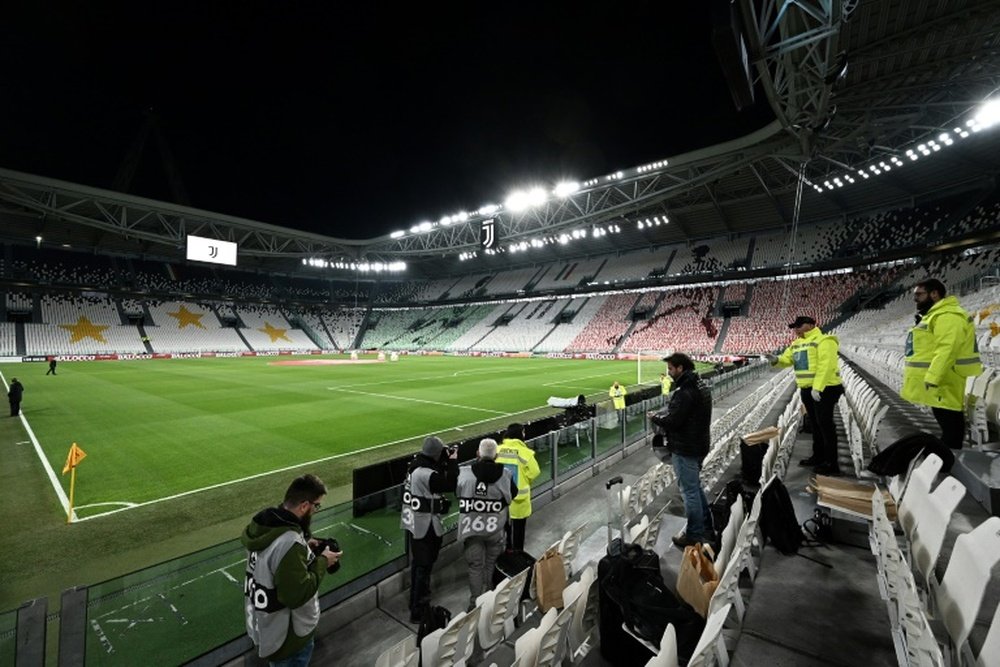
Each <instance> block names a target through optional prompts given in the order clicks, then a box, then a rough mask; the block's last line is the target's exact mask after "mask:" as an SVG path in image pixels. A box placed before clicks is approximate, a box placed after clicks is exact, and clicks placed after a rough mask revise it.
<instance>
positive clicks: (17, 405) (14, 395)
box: [7, 378, 24, 417]
mask: <svg viewBox="0 0 1000 667" xmlns="http://www.w3.org/2000/svg"><path fill="white" fill-rule="evenodd" d="M22 396H24V385H22V384H21V383H20V382H18V381H17V378H11V380H10V388H9V389H8V390H7V402H8V403H10V416H11V417H16V416H18V415H19V414H21V397H22Z"/></svg>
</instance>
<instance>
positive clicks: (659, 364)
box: [635, 350, 674, 385]
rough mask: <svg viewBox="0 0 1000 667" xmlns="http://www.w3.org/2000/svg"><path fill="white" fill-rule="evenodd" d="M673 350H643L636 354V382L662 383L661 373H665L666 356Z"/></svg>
mask: <svg viewBox="0 0 1000 667" xmlns="http://www.w3.org/2000/svg"><path fill="white" fill-rule="evenodd" d="M673 353H674V351H673V350H642V351H640V352H637V353H636V355H635V383H636V384H638V385H652V384H660V373H665V372H666V369H667V366H666V364H665V363H664V361H663V358H664V357H669V356H670V355H671V354H673Z"/></svg>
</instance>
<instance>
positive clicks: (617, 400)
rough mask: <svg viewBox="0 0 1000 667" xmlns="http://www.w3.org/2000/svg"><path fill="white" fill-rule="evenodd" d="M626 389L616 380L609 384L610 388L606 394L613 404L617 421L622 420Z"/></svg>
mask: <svg viewBox="0 0 1000 667" xmlns="http://www.w3.org/2000/svg"><path fill="white" fill-rule="evenodd" d="M626 394H628V391H626V390H625V387H623V386H621V384H620V383H619V382H618V380H615V383H614V384H613V385H611V389H609V390H608V396H609V397H611V402H612V404H613V405H614V406H615V414H617V415H618V421H619V422H620V421H623V420H624V416H625V395H626Z"/></svg>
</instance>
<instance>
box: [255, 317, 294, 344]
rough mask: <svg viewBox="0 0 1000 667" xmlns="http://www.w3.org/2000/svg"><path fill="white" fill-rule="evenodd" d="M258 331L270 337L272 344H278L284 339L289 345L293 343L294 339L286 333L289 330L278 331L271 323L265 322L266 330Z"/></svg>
mask: <svg viewBox="0 0 1000 667" xmlns="http://www.w3.org/2000/svg"><path fill="white" fill-rule="evenodd" d="M257 331H263V332H264V333H266V334H267V335H268V336H270V337H271V342H272V343H274V342H277V341H278V340H279V339H282V338H283V339H285V340H287V341H288V342H289V343H291V342H292V339H291V338H289V337H288V336H286V335H285V332H286V331H288V329H276V328H275V327H272V326H271V323H270V322H264V328H263V329H257Z"/></svg>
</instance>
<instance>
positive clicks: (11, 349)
mask: <svg viewBox="0 0 1000 667" xmlns="http://www.w3.org/2000/svg"><path fill="white" fill-rule="evenodd" d="M15 354H17V337H16V333H15V330H14V323H13V322H0V356H2V357H12V356H14V355H15Z"/></svg>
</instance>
